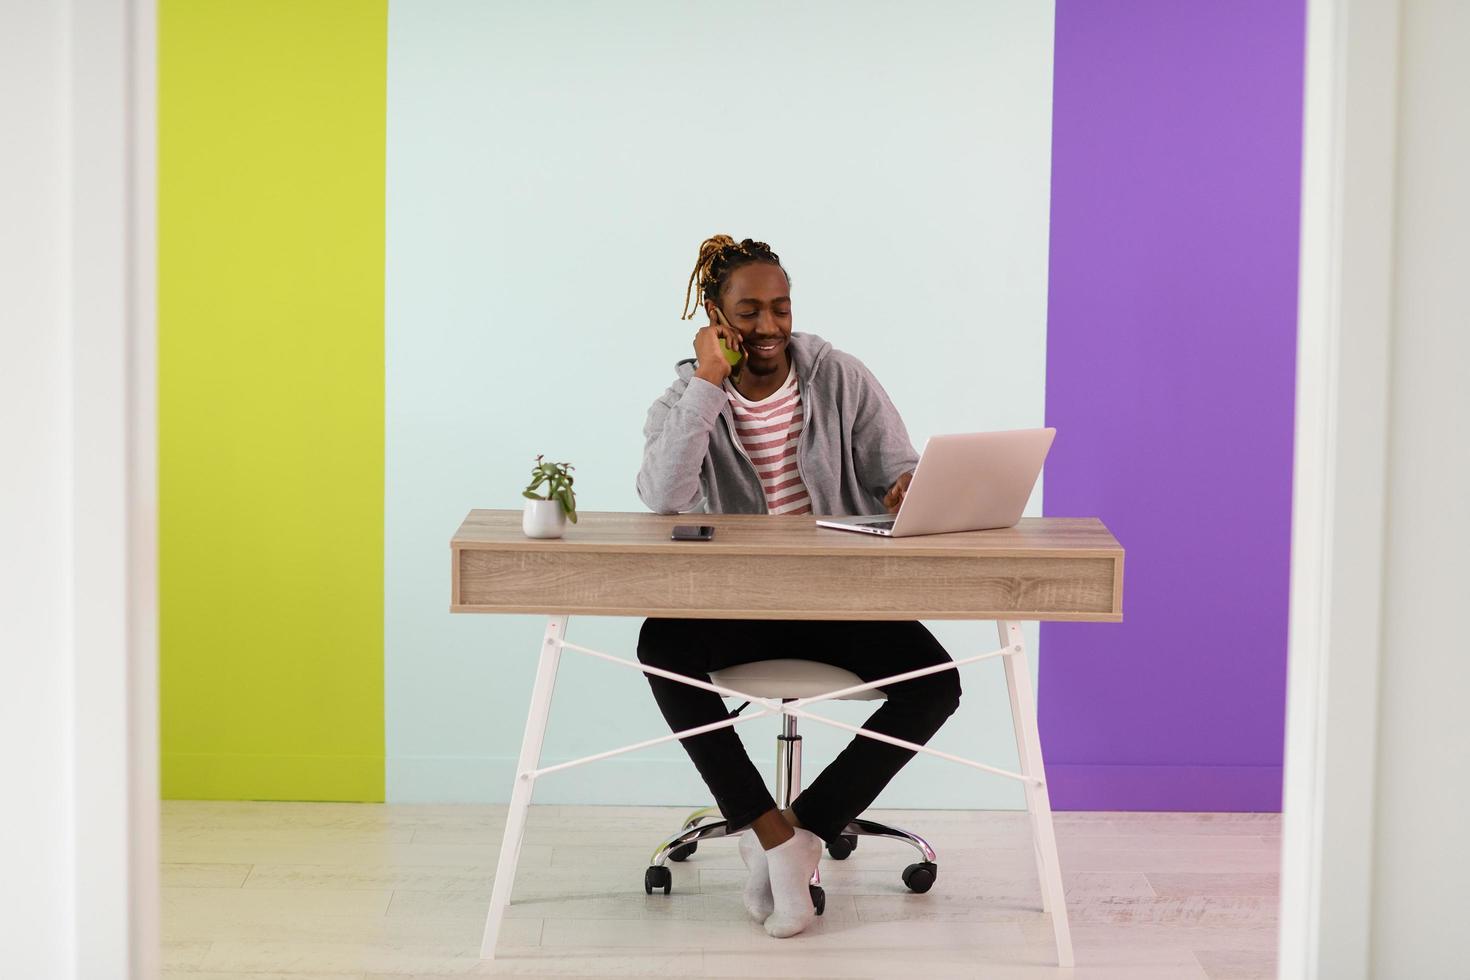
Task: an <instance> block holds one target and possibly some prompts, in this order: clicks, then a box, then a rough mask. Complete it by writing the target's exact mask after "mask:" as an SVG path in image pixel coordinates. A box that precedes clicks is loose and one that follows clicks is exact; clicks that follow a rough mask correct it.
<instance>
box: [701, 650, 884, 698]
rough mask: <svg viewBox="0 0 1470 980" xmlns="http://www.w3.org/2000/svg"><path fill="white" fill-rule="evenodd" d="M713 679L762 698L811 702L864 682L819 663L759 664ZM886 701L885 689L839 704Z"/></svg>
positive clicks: (716, 673)
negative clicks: (820, 696) (799, 699)
mask: <svg viewBox="0 0 1470 980" xmlns="http://www.w3.org/2000/svg"><path fill="white" fill-rule="evenodd" d="M710 679H711V680H712V681H714V682H715V683H716V684H718V685H720V686H721V687H728V688H731V689H733V690H736V691H740V692H741V693H742V694H749V695H752V696H754V697H758V698H809V697H813V696H814V695H817V694H826V693H827V692H828V691H836V690H840V689H842V688H844V687H853V686H854V685H857V684H861V683H863V679H862V678H861V677H859V676H858V675H857V674H854V673H853V672H852V671H850V670H843V669H842V668H841V667H833V666H832V665H831V664H823V663H817V662H816V661H815V660H759V661H756V662H755V663H750V664H740V665H739V666H738V667H727V668H725V669H724V670H716V671H713V672H711V673H710ZM885 698H886V695H885V694H884V693H883V691H882V689H881V688H870V689H868V690H866V691H859V692H858V693H857V694H853V695H851V696H849V697H845V698H840V699H839V700H842V701H882V700H884V699H885Z"/></svg>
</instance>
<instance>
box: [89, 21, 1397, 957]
mask: <svg viewBox="0 0 1470 980" xmlns="http://www.w3.org/2000/svg"><path fill="white" fill-rule="evenodd" d="M1307 24H1308V26H1307V64H1306V97H1305V136H1304V150H1303V186H1302V228H1301V259H1300V261H1301V273H1300V306H1299V314H1300V315H1299V325H1298V331H1299V340H1298V367H1297V396H1296V397H1297V418H1296V461H1295V472H1294V496H1293V521H1292V554H1293V560H1292V571H1291V593H1292V594H1291V627H1290V657H1289V660H1290V663H1289V680H1288V720H1287V748H1286V766H1285V795H1284V801H1285V815H1284V820H1283V835H1284V839H1283V854H1282V890H1281V951H1280V971H1281V976H1283V977H1316V976H1324V977H1326V976H1331V977H1365V976H1366V975H1367V962H1368V961H1367V936H1368V935H1369V928H1368V925H1369V921H1368V912H1369V909H1368V898H1367V896H1368V893H1369V888H1368V885H1369V881H1370V868H1371V853H1372V848H1371V843H1372V841H1371V834H1372V790H1373V782H1374V768H1373V754H1372V751H1371V747H1372V745H1373V742H1374V735H1375V732H1376V725H1375V723H1374V721H1375V708H1374V706H1375V704H1376V695H1377V679H1378V669H1379V668H1378V654H1379V647H1380V636H1381V629H1380V625H1381V624H1380V607H1381V601H1380V595H1381V585H1382V581H1381V579H1382V571H1381V569H1382V555H1383V527H1382V514H1383V499H1384V477H1385V444H1384V434H1385V429H1386V424H1385V423H1386V416H1387V406H1388V399H1387V351H1388V338H1389V322H1390V321H1389V299H1390V296H1391V292H1390V287H1391V268H1392V262H1391V260H1392V242H1393V233H1392V232H1393V206H1392V201H1393V195H1392V191H1393V147H1394V138H1393V137H1394V124H1395V98H1396V82H1397V79H1396V67H1397V35H1398V31H1397V25H1398V4H1397V2H1396V0H1389V2H1382V3H1374V2H1367V0H1309V2H1308V19H1307ZM69 41H70V49H71V52H72V55H73V57H72V66H71V69H70V79H71V85H72V91H71V93H70V110H71V114H72V118H71V132H72V136H73V143H72V147H71V154H70V158H71V163H72V167H73V169H72V180H71V185H72V201H73V203H74V210H73V218H72V224H71V233H72V244H73V248H72V255H73V260H74V261H73V267H72V275H71V278H70V294H71V296H72V297H73V301H74V306H73V311H74V315H73V320H72V322H73V324H74V331H75V333H74V337H73V344H74V347H73V369H74V375H73V377H74V386H73V395H72V397H73V406H74V408H75V411H76V419H75V442H74V447H73V459H74V462H75V466H76V469H75V474H76V483H75V486H76V490H75V497H74V503H73V516H74V521H75V529H76V540H77V542H78V545H77V551H76V552H75V556H76V558H77V559H78V561H77V564H76V568H77V573H78V574H77V581H76V589H75V600H76V601H75V606H74V623H75V625H76V634H75V635H76V645H75V649H76V657H77V677H78V681H77V685H76V689H75V696H76V705H75V707H76V711H77V716H76V717H77V719H78V723H77V744H76V760H77V773H78V777H77V781H76V791H77V797H76V802H77V807H76V813H77V826H76V841H77V845H76V846H77V864H76V867H77V872H76V881H75V888H76V912H77V929H76V951H77V964H78V969H79V972H80V973H83V974H85V975H90V976H117V975H122V974H121V973H120V972H119V971H120V970H122V969H125V970H126V973H127V974H128V975H131V976H134V977H151V976H153V975H155V974H156V973H157V972H158V969H159V957H158V944H159V929H158V845H157V841H158V795H159V794H158V785H159V783H158V771H157V757H158V730H157V722H156V719H157V708H158V705H157V697H156V691H157V677H158V673H157V671H158V667H157V613H156V609H157V595H156V581H157V550H156V529H157V508H156V501H157V488H156V479H155V474H156V468H157V465H156V464H157V444H156V431H157V421H156V419H157V409H156V401H155V364H156V356H155V351H156V330H155V321H156V315H155V314H156V293H155V285H154V280H155V275H156V263H155V255H156V244H155V243H156V223H155V212H156V201H157V197H156V189H155V183H156V161H155V154H154V147H155V145H156V130H157V124H156V115H155V112H156V110H155V107H156V83H155V69H154V65H155V52H156V8H155V3H154V0H72V21H71V27H70V37H69ZM120 230H121V231H122V233H121V234H119V231H120ZM83 559H84V560H83ZM1329 668H1330V669H1329ZM1328 812H1330V813H1331V814H1332V820H1331V822H1330V823H1329V822H1327V821H1325V820H1324V814H1325V813H1328ZM1329 852H1330V853H1331V854H1332V855H1333V860H1332V861H1331V862H1328V861H1325V860H1323V855H1324V854H1326V853H1329ZM124 909H126V910H130V914H129V915H127V916H125V917H123V916H119V910H124ZM122 964H127V966H126V967H123V966H122ZM94 968H95V969H94Z"/></svg>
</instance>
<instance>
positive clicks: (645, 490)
mask: <svg viewBox="0 0 1470 980" xmlns="http://www.w3.org/2000/svg"><path fill="white" fill-rule="evenodd" d="M725 400H726V396H725V393H724V391H723V390H721V388H720V386H719V385H718V384H717V383H715V382H712V381H710V380H709V379H708V378H707V377H703V376H701V375H700V374H698V373H696V374H695V376H694V377H693V378H691V379H690V380H689V383H688V384H687V385H685V386H683V389H682V390H680V385H679V384H677V383H676V384H674V385H671V386H670V387H669V390H668V391H666V392H664V394H663V395H662V396H661V397H660V398H659V400H658V401H656V402H654V403H653V405H651V406H650V407H649V409H648V418H647V420H646V421H645V422H644V423H643V465H642V466H641V467H640V468H639V470H638V479H637V481H636V485H637V490H638V499H639V500H641V501H643V503H644V504H646V505H647V506H648V507H649V508H650V509H651V510H653V511H654V512H656V513H659V514H686V513H690V512H693V511H700V510H703V509H704V490H703V488H702V487H701V486H700V484H699V470H700V467H701V466H702V465H703V463H704V457H705V453H707V452H708V451H709V434H710V431H711V430H712V429H713V428H714V427H715V419H717V418H719V415H720V409H721V408H722V407H723V406H724V404H725Z"/></svg>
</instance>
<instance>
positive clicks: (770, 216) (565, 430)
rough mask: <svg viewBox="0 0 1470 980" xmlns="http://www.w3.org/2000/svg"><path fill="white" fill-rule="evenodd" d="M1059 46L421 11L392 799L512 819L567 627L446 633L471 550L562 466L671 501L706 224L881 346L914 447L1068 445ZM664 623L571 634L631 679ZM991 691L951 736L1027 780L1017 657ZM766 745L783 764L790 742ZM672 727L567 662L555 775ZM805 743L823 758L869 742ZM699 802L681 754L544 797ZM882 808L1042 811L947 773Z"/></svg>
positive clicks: (405, 252)
mask: <svg viewBox="0 0 1470 980" xmlns="http://www.w3.org/2000/svg"><path fill="white" fill-rule="evenodd" d="M1052 25H1053V10H1052V5H1051V4H1050V3H1035V2H1029V0H1018V2H1009V3H998V2H990V3H985V4H972V3H906V4H901V5H900V4H889V3H883V4H855V3H830V4H819V3H801V4H792V3H745V4H740V5H738V6H730V5H714V4H709V5H691V4H685V3H671V2H669V3H659V2H646V0H640V2H637V3H623V4H595V3H578V4H519V5H515V6H510V5H504V4H487V3H480V2H472V0H457V2H456V0H441V2H420V0H394V3H393V5H392V8H391V12H390V23H389V76H388V79H389V81H388V161H387V162H388V171H387V187H388V190H387V219H388V226H387V243H388V244H387V446H386V453H387V455H386V468H387V486H386V506H387V517H386V521H387V527H386V537H385V546H386V562H387V573H386V585H385V588H386V596H385V599H386V604H385V614H386V637H385V642H386V667H385V669H386V702H387V754H388V770H387V780H388V799H389V800H390V801H398V802H404V801H499V800H504V799H506V797H507V795H508V792H509V788H510V784H511V778H512V773H513V769H514V761H515V757H516V754H517V750H518V746H519V743H520V737H521V731H522V727H523V725H524V723H525V714H526V701H527V698H528V695H529V692H530V686H531V677H532V672H533V667H534V659H535V655H536V652H537V649H538V644H539V641H540V637H541V633H542V630H543V628H544V620H543V619H541V618H538V617H534V616H451V615H450V614H449V613H448V612H447V608H448V602H449V551H448V540H449V537H450V535H451V533H452V532H453V531H454V529H455V527H456V526H457V525H458V522H459V521H460V519H461V518H462V517H463V516H464V514H465V512H466V511H468V510H469V509H470V508H472V507H493V508H511V509H516V510H519V509H520V507H521V505H522V503H523V498H522V497H521V496H520V491H521V488H522V487H524V485H525V483H526V481H527V479H528V475H529V471H530V467H531V465H532V461H533V459H534V457H535V456H536V455H537V454H538V453H545V454H546V455H547V456H548V457H549V458H551V459H554V460H568V461H571V462H572V463H574V464H575V465H576V467H577V469H576V476H577V490H578V494H577V501H578V507H579V509H581V510H587V511H593V510H604V511H643V510H646V508H645V507H644V506H643V504H642V503H641V502H640V501H639V500H638V498H637V495H636V493H635V492H634V485H633V483H634V476H635V474H636V473H637V470H638V465H639V460H640V454H641V451H642V447H643V437H642V432H641V430H642V426H643V420H644V414H645V412H646V411H647V409H648V406H649V404H650V403H651V402H652V401H653V400H654V399H655V398H656V397H658V395H659V394H660V393H661V392H662V391H663V390H664V388H665V386H666V385H667V384H668V383H669V381H670V380H671V379H672V378H673V373H674V367H673V366H674V362H675V361H676V360H678V359H680V358H682V357H686V356H688V355H689V353H690V351H691V347H690V342H691V339H692V337H693V334H694V332H695V330H696V329H697V326H696V325H693V324H691V323H689V322H681V321H680V320H679V309H680V304H681V303H682V300H683V296H684V286H685V282H686V280H687V278H688V275H689V271H690V268H691V266H692V265H693V261H694V257H695V253H696V250H697V248H698V245H699V243H700V241H701V240H702V239H704V238H705V237H706V236H708V235H710V234H714V233H716V232H726V233H729V234H731V235H734V236H735V237H736V238H744V237H747V236H749V237H754V238H758V239H761V240H764V241H767V242H769V243H770V244H771V245H772V247H773V248H775V250H776V251H777V252H778V253H780V255H781V257H782V260H783V262H784V263H785V265H786V267H787V268H788V270H789V271H790V273H791V276H792V281H793V291H792V295H793V311H794V325H795V329H797V330H800V331H805V332H810V333H816V334H820V335H821V336H823V337H825V338H827V339H828V340H830V341H832V342H833V343H834V344H836V345H837V346H838V347H840V348H842V349H844V350H848V351H851V352H852V353H854V354H856V355H858V356H859V357H861V358H862V359H863V361H864V362H865V363H866V364H867V365H868V366H869V367H870V368H871V369H872V370H873V371H874V372H875V374H876V375H877V376H878V378H879V379H880V381H881V382H882V383H883V385H884V386H885V388H886V389H887V390H888V392H889V394H890V395H891V396H892V397H893V400H894V402H895V404H896V405H897V406H898V408H899V410H900V411H901V412H902V413H903V415H904V418H905V421H906V422H907V423H908V426H909V430H910V434H911V435H912V436H913V439H914V444H915V446H916V447H921V446H922V445H923V442H924V439H925V438H926V437H927V436H929V435H931V434H934V433H942V432H962V431H974V430H982V429H1006V428H1019V427H1024V426H1036V425H1040V424H1042V417H1043V416H1042V411H1043V395H1044V392H1043V379H1044V376H1045V365H1044V353H1045V324H1046V260H1047V217H1048V216H1047V208H1048V193H1049V192H1048V185H1049V177H1050V166H1049V154H1050V141H1051V84H1052ZM1040 500H1041V494H1040V488H1038V490H1037V492H1036V494H1035V495H1034V496H1033V498H1032V508H1031V509H1030V510H1029V511H1028V512H1029V513H1040ZM640 622H641V621H640V620H637V619H616V618H574V619H573V620H572V621H571V624H570V627H569V629H568V638H569V639H571V640H572V641H573V642H577V643H582V644H586V645H589V646H592V647H594V648H597V649H600V650H606V651H608V652H611V653H616V654H619V655H622V656H626V657H629V658H631V657H633V655H634V645H635V639H636V636H637V631H638V627H639V625H640ZM929 626H930V628H931V629H932V630H933V631H934V632H935V634H936V635H937V636H938V637H939V639H940V640H941V641H942V642H943V643H944V644H945V645H946V647H947V648H948V649H949V650H950V652H951V653H952V654H954V655H956V656H962V655H965V654H969V653H974V652H979V651H982V650H988V649H992V648H994V647H995V646H997V645H998V644H997V642H996V639H995V630H994V627H993V626H992V625H991V624H990V623H944V622H934V623H930V624H929ZM1027 635H1028V639H1029V640H1030V642H1031V643H1032V644H1033V647H1032V648H1033V649H1035V646H1034V644H1035V641H1036V631H1035V629H1034V627H1031V628H1028V634H1027ZM965 690H966V693H965V697H964V703H963V704H962V706H961V709H960V712H959V714H957V715H956V716H955V717H954V718H953V719H952V720H951V721H950V723H949V724H948V725H947V726H946V728H945V729H944V731H942V732H941V733H940V734H939V736H938V737H937V738H936V740H935V742H934V745H935V747H937V748H941V749H947V750H950V751H953V752H959V753H963V754H965V755H972V756H976V757H980V758H984V759H987V760H990V761H992V762H994V763H995V764H998V765H1005V766H1014V765H1015V750H1014V742H1013V739H1012V736H1011V729H1010V717H1009V709H1008V706H1007V702H1006V697H1005V691H1004V684H1003V681H1002V678H1001V672H1000V668H999V665H998V664H995V663H987V664H983V665H981V667H980V668H968V669H967V672H966V676H965ZM828 710H830V713H831V714H832V716H833V717H836V718H839V719H842V720H845V721H849V722H851V723H859V722H860V721H861V719H862V718H863V717H864V716H865V715H866V713H867V711H868V710H870V709H869V707H867V706H864V705H861V704H852V705H838V706H835V707H833V708H831V709H828ZM754 726H755V727H754V728H751V729H746V730H745V739H746V744H747V745H748V746H749V747H751V748H752V750H753V755H754V757H755V758H756V759H757V761H758V762H760V763H761V764H765V763H766V761H767V760H769V759H771V758H772V746H773V739H774V735H775V731H774V726H773V724H768V723H765V722H761V721H758V722H755V723H754ZM666 732H667V729H666V728H665V727H664V724H663V721H662V718H661V717H660V715H659V714H658V711H657V709H656V708H655V706H654V703H653V699H652V696H651V695H650V694H649V691H648V688H647V684H646V683H645V681H644V680H643V679H642V678H641V677H639V676H638V675H636V674H634V673H632V672H630V671H628V672H625V671H620V670H619V668H616V667H614V666H612V665H608V664H603V663H600V662H596V661H592V660H590V659H587V658H582V657H580V656H579V655H577V654H574V653H570V652H569V653H567V654H566V656H565V658H564V660H563V667H562V672H561V675H560V682H559V684H558V691H557V699H556V704H555V707H554V710H553V714H552V718H551V728H550V731H549V733H548V735H547V740H546V748H545V754H544V755H545V758H546V759H547V760H548V761H559V760H564V759H567V758H571V757H573V756H576V755H580V754H584V753H591V752H595V751H600V750H602V749H605V748H608V747H611V746H612V745H615V744H622V743H627V742H634V741H638V740H640V739H644V738H649V737H652V736H655V735H660V734H665V733H666ZM805 734H806V735H807V743H806V744H807V749H806V751H807V767H808V769H809V770H810V769H812V768H814V767H815V766H817V765H820V764H821V763H822V762H823V761H825V760H826V759H828V758H830V757H831V755H832V754H833V753H834V752H835V751H836V750H837V749H838V748H839V747H840V745H841V744H843V743H844V742H845V741H846V736H841V735H838V734H837V733H829V732H828V731H826V730H817V729H816V727H815V726H810V725H809V726H807V729H806V731H805ZM705 798H706V793H705V791H704V790H703V788H702V784H701V783H700V782H699V779H698V777H697V775H696V774H695V773H694V770H693V767H692V766H691V765H690V764H689V763H688V761H687V757H686V756H684V754H683V752H682V750H681V749H680V748H679V747H678V746H676V745H665V746H661V747H658V748H655V749H651V750H646V751H644V752H642V753H639V754H636V755H633V756H629V757H625V758H622V759H618V760H612V761H608V762H604V763H599V764H595V765H593V766H590V767H587V768H583V769H578V770H573V771H571V772H568V773H563V774H557V775H554V776H549V777H547V778H546V779H545V780H544V781H543V782H540V783H538V786H537V799H538V801H540V802H578V803H635V802H636V803H696V802H703V801H705ZM879 802H880V803H882V804H887V805H913V806H933V807H942V806H971V807H1012V806H1019V805H1021V796H1020V792H1019V789H1018V788H1017V787H1016V786H1014V785H1013V784H1011V783H1009V782H1007V781H1003V780H1000V779H996V778H992V777H986V776H982V775H980V774H977V773H972V772H971V771H968V770H962V769H958V768H956V767H953V766H951V765H949V764H947V763H943V762H939V761H937V760H927V759H919V760H916V761H915V762H914V763H913V764H911V765H910V766H909V768H908V769H907V770H905V772H904V773H903V774H901V775H900V776H899V778H898V779H897V780H896V781H895V782H894V784H893V785H892V786H891V787H890V788H889V790H888V792H887V793H886V794H885V795H884V797H882V798H881V799H880V801H879Z"/></svg>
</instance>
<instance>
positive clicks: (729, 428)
mask: <svg viewBox="0 0 1470 980" xmlns="http://www.w3.org/2000/svg"><path fill="white" fill-rule="evenodd" d="M727 413H728V414H727ZM734 414H735V410H734V409H733V408H731V407H730V396H729V394H728V393H726V395H725V405H724V407H723V408H722V409H721V410H720V418H722V419H724V420H725V432H726V433H727V434H728V435H729V436H730V441H731V442H732V443H734V445H735V450H736V451H737V452H738V453H740V455H741V456H742V457H743V458H744V459H745V462H746V464H747V465H748V466H749V467H750V473H751V475H752V476H754V477H755V490H756V494H757V495H758V496H759V498H760V502H761V506H762V507H764V508H765V512H766V513H767V514H769V513H770V512H771V508H770V507H767V506H766V488H765V487H764V486H762V485H761V474H760V470H758V469H756V468H755V461H754V460H753V459H751V458H750V455H749V454H748V453H746V451H745V447H744V446H742V445H740V440H739V439H737V438H735V423H734V422H732V421H731V416H733V415H734ZM796 469H797V473H798V474H799V473H800V472H801V464H800V463H799V462H798V463H797V467H796Z"/></svg>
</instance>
